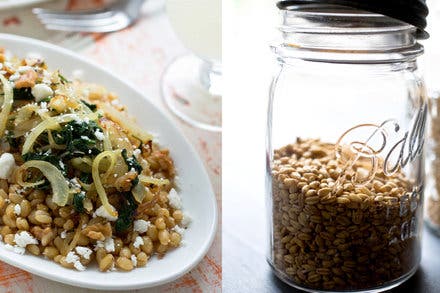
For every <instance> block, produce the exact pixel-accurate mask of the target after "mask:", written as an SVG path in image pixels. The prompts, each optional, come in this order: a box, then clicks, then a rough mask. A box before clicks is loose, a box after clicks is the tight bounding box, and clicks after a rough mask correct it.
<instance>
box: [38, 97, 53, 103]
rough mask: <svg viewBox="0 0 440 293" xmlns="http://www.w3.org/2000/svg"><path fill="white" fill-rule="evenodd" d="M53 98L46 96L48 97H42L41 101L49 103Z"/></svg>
mask: <svg viewBox="0 0 440 293" xmlns="http://www.w3.org/2000/svg"><path fill="white" fill-rule="evenodd" d="M51 99H52V97H46V98H44V99H41V100H40V102H41V103H43V102H44V103H49V102H50V100H51Z"/></svg>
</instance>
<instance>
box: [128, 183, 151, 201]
mask: <svg viewBox="0 0 440 293" xmlns="http://www.w3.org/2000/svg"><path fill="white" fill-rule="evenodd" d="M131 193H132V194H133V197H134V199H135V200H136V201H137V202H138V203H142V201H143V200H144V198H145V196H146V195H147V190H146V189H145V186H144V185H142V184H140V183H138V184H136V186H135V187H133V189H132V190H131Z"/></svg>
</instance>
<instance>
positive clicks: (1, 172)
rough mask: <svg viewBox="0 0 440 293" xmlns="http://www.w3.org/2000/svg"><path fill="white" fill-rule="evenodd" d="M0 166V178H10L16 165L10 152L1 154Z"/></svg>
mask: <svg viewBox="0 0 440 293" xmlns="http://www.w3.org/2000/svg"><path fill="white" fill-rule="evenodd" d="M0 166H1V168H0V179H10V178H11V175H12V172H13V171H14V169H15V167H16V165H15V159H14V156H13V155H12V154H10V153H4V154H2V155H1V157H0Z"/></svg>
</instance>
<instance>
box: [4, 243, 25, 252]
mask: <svg viewBox="0 0 440 293" xmlns="http://www.w3.org/2000/svg"><path fill="white" fill-rule="evenodd" d="M5 248H6V249H7V250H9V251H12V252H15V253H18V254H24V253H25V252H26V249H24V247H19V246H17V245H14V246H12V245H10V244H5Z"/></svg>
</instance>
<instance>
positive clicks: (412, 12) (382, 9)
mask: <svg viewBox="0 0 440 293" xmlns="http://www.w3.org/2000/svg"><path fill="white" fill-rule="evenodd" d="M305 4H309V5H310V4H314V5H316V4H326V5H329V4H330V5H341V6H347V7H352V8H356V9H360V10H364V11H369V12H372V13H379V14H382V15H385V16H389V17H392V18H395V19H398V20H400V21H404V22H406V23H409V24H411V25H413V26H415V27H417V38H419V39H427V38H429V34H428V33H427V32H426V31H425V28H426V24H427V23H426V17H427V16H428V6H427V5H426V1H425V0H365V1H359V0H283V1H279V2H278V3H277V7H278V8H279V9H283V10H289V9H292V8H293V7H294V6H299V5H305Z"/></svg>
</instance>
